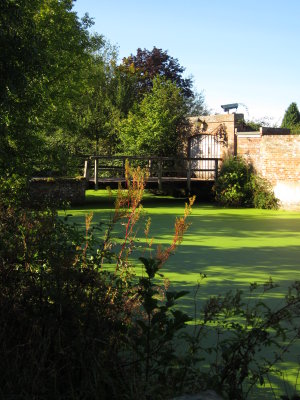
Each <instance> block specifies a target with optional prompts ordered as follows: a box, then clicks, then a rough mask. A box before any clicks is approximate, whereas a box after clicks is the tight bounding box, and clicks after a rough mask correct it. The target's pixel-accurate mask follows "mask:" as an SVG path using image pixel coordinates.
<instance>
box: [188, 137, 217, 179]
mask: <svg viewBox="0 0 300 400" xmlns="http://www.w3.org/2000/svg"><path fill="white" fill-rule="evenodd" d="M189 156H190V157H191V158H197V157H201V158H206V159H207V158H208V159H210V158H211V159H216V158H221V143H220V142H219V141H218V139H217V138H216V136H214V135H206V134H202V135H197V136H193V137H192V138H191V139H190V143H189ZM192 170H194V176H195V177H197V178H200V179H203V180H212V179H214V178H215V160H197V161H192Z"/></svg>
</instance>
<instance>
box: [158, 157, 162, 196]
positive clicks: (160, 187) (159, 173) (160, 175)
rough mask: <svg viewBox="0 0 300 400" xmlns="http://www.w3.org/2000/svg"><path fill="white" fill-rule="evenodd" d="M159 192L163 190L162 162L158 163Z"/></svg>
mask: <svg viewBox="0 0 300 400" xmlns="http://www.w3.org/2000/svg"><path fill="white" fill-rule="evenodd" d="M157 180H158V190H162V160H161V159H159V161H158V177H157Z"/></svg>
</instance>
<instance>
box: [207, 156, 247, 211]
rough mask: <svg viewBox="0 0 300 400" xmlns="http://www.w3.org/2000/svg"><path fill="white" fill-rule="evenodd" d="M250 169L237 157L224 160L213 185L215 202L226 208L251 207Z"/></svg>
mask: <svg viewBox="0 0 300 400" xmlns="http://www.w3.org/2000/svg"><path fill="white" fill-rule="evenodd" d="M251 176H252V168H251V167H250V166H248V165H247V164H246V163H245V162H244V161H243V160H242V159H241V158H239V157H230V158H227V159H226V160H224V162H223V164H222V166H221V170H220V173H219V176H218V179H217V181H216V183H215V187H214V190H215V193H216V200H217V202H219V203H220V204H223V205H226V206H251V205H252V203H253V192H252V187H251V186H252V185H251Z"/></svg>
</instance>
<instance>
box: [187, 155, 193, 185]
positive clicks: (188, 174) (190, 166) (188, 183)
mask: <svg viewBox="0 0 300 400" xmlns="http://www.w3.org/2000/svg"><path fill="white" fill-rule="evenodd" d="M191 168H192V162H191V159H190V158H189V159H188V169H187V190H188V193H190V192H191V176H192V169H191Z"/></svg>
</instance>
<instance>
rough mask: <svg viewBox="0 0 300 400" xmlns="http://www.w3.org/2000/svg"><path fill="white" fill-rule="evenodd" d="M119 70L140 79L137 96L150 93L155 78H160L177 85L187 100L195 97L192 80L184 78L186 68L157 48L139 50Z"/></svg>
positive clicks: (124, 61) (125, 60) (125, 59)
mask: <svg viewBox="0 0 300 400" xmlns="http://www.w3.org/2000/svg"><path fill="white" fill-rule="evenodd" d="M119 69H120V70H121V71H123V72H126V73H127V74H129V75H136V76H137V77H138V84H137V87H136V90H137V95H140V94H144V93H147V92H149V91H150V90H151V88H152V86H153V79H154V77H156V76H160V77H164V78H165V79H167V80H170V81H171V82H173V83H174V84H176V86H177V87H178V88H180V89H181V90H182V93H183V94H184V96H185V97H186V98H191V97H193V91H192V79H190V78H183V77H182V74H183V72H184V70H185V68H184V67H182V66H181V65H180V64H179V62H178V60H177V59H176V58H173V57H171V56H169V54H168V53H167V51H163V50H162V49H158V48H157V47H153V49H152V51H149V50H146V49H144V50H142V49H140V48H138V49H137V53H136V55H133V54H131V55H130V56H129V57H127V58H124V59H123V62H122V64H121V65H120V66H119Z"/></svg>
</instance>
